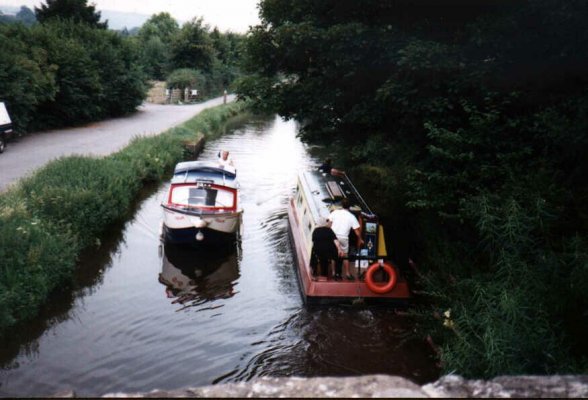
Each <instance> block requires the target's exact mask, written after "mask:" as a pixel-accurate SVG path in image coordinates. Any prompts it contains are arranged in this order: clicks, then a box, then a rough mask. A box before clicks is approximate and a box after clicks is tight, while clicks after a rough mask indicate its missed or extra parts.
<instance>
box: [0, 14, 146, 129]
mask: <svg viewBox="0 0 588 400" xmlns="http://www.w3.org/2000/svg"><path fill="white" fill-rule="evenodd" d="M0 78H1V79H0V97H2V99H3V101H5V102H6V103H7V106H8V108H9V111H10V113H11V116H12V118H13V121H14V124H15V127H16V129H17V130H18V131H19V132H26V131H29V130H35V129H48V128H51V127H58V126H71V125H76V124H80V123H85V122H89V121H95V120H98V119H101V118H106V117H112V116H118V115H122V114H125V113H128V112H131V111H133V110H135V108H136V107H137V106H138V105H139V104H140V103H141V102H142V100H143V98H144V95H145V94H144V93H145V90H146V89H145V83H144V75H143V73H142V71H141V68H140V64H139V62H138V52H137V50H136V48H135V47H134V45H133V44H132V43H131V42H130V41H129V40H128V39H124V38H122V37H120V36H119V35H117V34H116V33H115V32H111V31H106V30H102V29H95V28H91V27H89V26H88V25H85V24H77V23H74V22H72V21H62V20H55V21H52V22H46V23H45V24H42V25H41V24H37V25H35V26H33V27H31V28H26V27H24V26H22V25H10V26H0Z"/></svg>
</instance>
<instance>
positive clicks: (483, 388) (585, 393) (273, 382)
mask: <svg viewBox="0 0 588 400" xmlns="http://www.w3.org/2000/svg"><path fill="white" fill-rule="evenodd" d="M55 397H75V393H73V392H68V393H60V394H58V395H56V396H55ZM103 397H119V398H128V397H141V398H151V397H372V398H373V397H404V398H406V397H411V398H427V397H433V398H437V397H442V398H470V397H527V398H541V397H543V398H545V397H551V398H553V397H559V398H583V397H588V375H575V376H571V375H563V376H557V375H555V376H501V377H497V378H494V379H492V380H489V381H483V380H467V379H464V378H462V377H460V376H457V375H448V376H444V377H442V378H441V379H439V380H438V381H436V382H433V383H430V384H427V385H423V386H419V385H416V384H415V383H413V382H411V381H409V380H407V379H405V378H400V377H397V376H388V375H366V376H359V377H347V378H330V377H325V378H268V377H264V378H259V379H255V380H253V381H250V382H239V383H227V384H222V385H213V386H203V387H195V388H186V389H179V390H170V391H163V390H154V391H152V392H148V393H108V394H106V395H104V396H103Z"/></svg>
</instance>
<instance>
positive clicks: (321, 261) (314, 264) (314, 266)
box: [310, 250, 340, 276]
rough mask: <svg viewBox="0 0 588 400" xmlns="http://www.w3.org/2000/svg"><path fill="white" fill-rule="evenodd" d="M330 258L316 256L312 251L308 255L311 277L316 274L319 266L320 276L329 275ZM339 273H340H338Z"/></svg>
mask: <svg viewBox="0 0 588 400" xmlns="http://www.w3.org/2000/svg"><path fill="white" fill-rule="evenodd" d="M331 260H332V258H331V257H328V256H326V255H321V254H316V252H315V251H314V250H312V252H311V253H310V268H311V270H312V274H313V275H315V276H316V275H317V274H318V267H319V266H320V267H321V268H320V270H321V275H324V276H328V275H329V265H330V264H331ZM339 273H340V272H339Z"/></svg>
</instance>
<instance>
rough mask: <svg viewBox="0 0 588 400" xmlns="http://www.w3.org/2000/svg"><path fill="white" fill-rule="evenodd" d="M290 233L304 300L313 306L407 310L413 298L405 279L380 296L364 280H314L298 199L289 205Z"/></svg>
mask: <svg viewBox="0 0 588 400" xmlns="http://www.w3.org/2000/svg"><path fill="white" fill-rule="evenodd" d="M288 220H289V233H290V238H291V241H292V244H293V247H294V253H295V256H296V269H297V273H298V281H299V283H300V289H301V292H302V297H303V299H304V301H305V302H307V303H309V304H316V303H318V304H321V303H349V302H356V301H358V300H360V299H361V300H362V301H365V302H370V303H371V302H381V301H384V302H391V303H397V305H399V306H405V305H406V303H407V301H408V300H409V299H410V297H411V294H410V290H409V287H408V283H407V282H406V280H405V279H404V278H403V277H402V276H399V277H398V281H397V283H396V285H395V286H394V288H392V290H391V291H389V292H387V293H384V294H379V293H374V292H372V291H371V290H370V289H369V288H368V286H367V285H366V283H365V282H364V281H363V280H355V281H336V280H334V279H330V278H327V277H319V278H318V280H313V279H312V278H313V277H312V271H311V269H310V259H309V254H310V252H309V251H308V249H306V248H305V244H304V240H303V239H302V237H301V236H302V234H301V226H300V219H299V216H298V215H297V213H296V208H295V204H294V199H291V200H290V201H289V202H288Z"/></svg>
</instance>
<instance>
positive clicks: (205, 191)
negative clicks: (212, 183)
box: [170, 186, 235, 208]
mask: <svg viewBox="0 0 588 400" xmlns="http://www.w3.org/2000/svg"><path fill="white" fill-rule="evenodd" d="M170 200H171V202H172V203H174V204H178V205H187V206H206V207H219V208H231V207H233V205H234V200H235V196H234V194H233V193H232V192H231V191H228V190H219V189H214V188H200V187H198V188H197V187H192V186H178V187H175V188H173V190H172V193H171V199H170Z"/></svg>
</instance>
